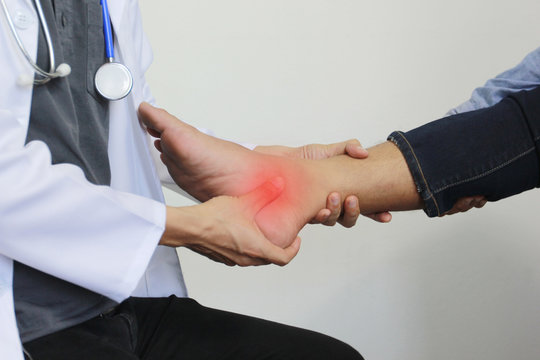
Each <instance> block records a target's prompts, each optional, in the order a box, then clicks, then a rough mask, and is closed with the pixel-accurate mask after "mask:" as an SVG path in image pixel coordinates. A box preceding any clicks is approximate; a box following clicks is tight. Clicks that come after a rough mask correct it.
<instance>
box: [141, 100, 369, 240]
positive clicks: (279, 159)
mask: <svg viewBox="0 0 540 360" xmlns="http://www.w3.org/2000/svg"><path fill="white" fill-rule="evenodd" d="M139 118H140V120H141V121H142V122H143V123H144V124H145V125H146V126H147V129H148V132H149V133H150V134H151V135H152V136H154V137H157V138H158V139H157V140H156V141H155V146H156V148H157V149H158V150H159V151H160V152H161V161H162V162H163V163H164V164H165V166H166V167H167V169H168V171H169V173H170V175H171V177H172V178H173V179H174V181H175V182H176V184H178V186H180V187H181V188H182V189H183V190H185V191H187V192H188V193H189V194H190V195H192V196H193V197H195V198H196V199H198V200H200V201H203V202H204V201H207V200H208V199H211V198H213V197H216V196H220V195H230V196H239V195H242V194H245V193H246V192H249V191H251V190H253V189H255V188H256V187H258V186H259V185H261V184H263V183H264V182H266V181H268V180H269V179H271V178H274V177H277V176H280V177H283V178H284V179H285V181H286V182H287V187H286V189H285V190H284V192H283V194H282V195H281V196H280V197H279V199H276V201H274V202H273V203H272V204H270V205H269V206H267V207H265V208H264V209H263V210H261V212H260V213H259V214H258V215H257V222H258V225H259V228H260V229H261V231H262V232H263V234H264V235H265V236H266V237H267V238H268V239H269V240H270V241H272V242H273V243H274V244H276V245H278V246H280V247H283V248H286V247H288V246H289V245H290V244H291V243H293V242H294V240H295V238H296V234H297V233H298V232H299V231H300V230H301V229H302V228H303V227H304V226H305V225H306V224H307V223H309V222H310V221H311V220H312V219H313V218H315V217H316V216H317V214H318V213H319V211H320V210H321V209H323V208H325V207H326V202H327V201H326V199H327V197H328V194H330V193H332V192H336V193H338V194H341V195H340V196H341V198H344V197H345V196H344V194H347V193H346V192H345V191H343V192H340V191H339V189H338V188H337V187H334V186H332V185H331V184H329V183H328V182H327V181H326V180H329V178H330V177H332V178H334V177H337V178H341V177H342V173H337V172H335V170H333V169H334V168H331V170H329V171H326V170H322V169H323V168H322V167H320V166H316V165H315V163H317V164H319V163H320V162H324V161H326V160H328V159H325V160H305V159H297V158H291V157H285V156H273V155H268V154H263V153H260V152H257V151H251V150H248V149H246V148H244V147H242V146H240V145H238V144H235V143H232V142H229V141H225V140H222V139H218V138H215V137H212V136H209V135H206V134H204V133H201V132H200V131H198V130H197V129H195V128H194V127H192V126H190V125H188V124H186V123H184V122H182V121H181V120H179V119H177V118H176V117H174V116H172V115H170V114H169V113H167V112H166V111H165V110H163V109H158V108H155V107H152V106H151V105H149V104H146V103H143V104H141V106H140V107H139ZM341 156H344V155H341ZM338 157H339V156H335V157H332V158H331V159H335V158H338ZM347 158H349V159H350V157H347ZM351 160H354V161H358V162H363V161H364V160H362V161H359V160H355V159H351ZM319 169H321V171H319ZM333 172H334V173H333ZM330 175H333V176H330ZM338 206H339V205H338ZM356 206H357V205H356ZM274 219H279V221H275V220H274ZM293 234H294V236H293Z"/></svg>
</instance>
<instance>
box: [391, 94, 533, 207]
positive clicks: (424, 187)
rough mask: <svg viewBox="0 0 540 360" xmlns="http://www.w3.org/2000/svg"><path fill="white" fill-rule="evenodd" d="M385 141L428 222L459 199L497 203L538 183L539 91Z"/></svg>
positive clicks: (517, 95)
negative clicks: (404, 168)
mask: <svg viewBox="0 0 540 360" xmlns="http://www.w3.org/2000/svg"><path fill="white" fill-rule="evenodd" d="M388 140H390V141H392V142H393V143H394V144H396V146H397V147H398V148H399V149H400V150H401V152H402V153H403V156H404V157H405V160H406V162H407V165H408V166H409V169H410V171H411V174H412V176H413V178H414V181H415V183H416V186H417V188H418V191H419V193H420V195H421V197H422V199H423V200H424V203H425V209H424V210H425V212H426V214H427V215H428V216H430V217H433V216H440V215H442V214H444V213H445V212H447V211H449V210H450V209H451V208H452V207H453V206H454V204H455V202H456V201H457V200H458V199H460V198H462V197H466V196H476V195H483V196H485V197H486V198H487V199H488V200H489V201H495V200H499V199H502V198H505V197H508V196H511V195H514V194H517V193H520V192H522V191H525V190H528V189H531V188H533V187H535V186H537V185H538V183H539V180H540V176H539V162H538V160H539V155H538V154H540V152H539V150H538V149H540V146H538V145H539V144H540V88H537V89H535V90H532V91H528V92H520V93H518V94H514V95H512V96H510V97H508V98H505V99H504V100H503V101H501V102H500V103H498V104H496V105H494V106H492V107H490V108H486V109H481V110H476V111H471V112H467V113H463V114H457V115H453V116H449V117H446V118H443V119H440V120H437V121H433V122H431V123H428V124H426V125H423V126H421V127H419V128H416V129H414V130H411V131H408V132H406V133H402V132H393V133H392V134H390V136H389V137H388ZM535 145H536V146H535Z"/></svg>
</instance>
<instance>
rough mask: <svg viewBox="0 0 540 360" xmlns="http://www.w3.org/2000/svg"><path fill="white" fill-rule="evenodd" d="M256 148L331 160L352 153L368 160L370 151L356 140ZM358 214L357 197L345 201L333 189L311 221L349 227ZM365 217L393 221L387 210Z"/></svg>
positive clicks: (348, 197)
mask: <svg viewBox="0 0 540 360" xmlns="http://www.w3.org/2000/svg"><path fill="white" fill-rule="evenodd" d="M254 150H255V151H258V152H261V153H264V154H270V155H276V156H286V157H290V158H297V159H308V160H321V159H328V158H331V157H334V156H338V155H349V156H350V157H352V158H355V159H365V158H367V157H368V155H369V154H368V151H367V150H366V149H364V147H363V146H362V144H361V143H360V141H358V140H357V139H351V140H347V141H342V142H339V143H333V144H308V145H303V146H300V147H288V146H281V145H271V146H257V147H256V148H255V149H254ZM359 215H360V207H359V201H358V198H357V197H356V196H354V195H349V196H347V197H345V201H342V199H341V194H340V193H338V192H332V193H330V194H329V195H328V198H327V199H326V208H325V209H322V210H321V211H319V213H318V214H317V215H316V216H315V217H314V218H313V219H312V220H311V223H312V224H323V225H327V226H334V225H335V224H336V222H338V223H340V224H341V225H343V226H344V227H346V228H350V227H353V226H354V225H355V224H356V220H358V216H359ZM364 216H366V217H369V218H370V219H373V220H375V221H377V222H381V223H387V222H390V221H391V220H392V215H391V214H390V212H388V211H384V212H380V213H375V214H366V215H364Z"/></svg>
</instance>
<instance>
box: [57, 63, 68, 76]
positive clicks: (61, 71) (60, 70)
mask: <svg viewBox="0 0 540 360" xmlns="http://www.w3.org/2000/svg"><path fill="white" fill-rule="evenodd" d="M56 73H57V74H58V77H64V76H68V75H69V74H71V66H69V65H68V64H66V63H61V64H60V65H58V67H57V68H56Z"/></svg>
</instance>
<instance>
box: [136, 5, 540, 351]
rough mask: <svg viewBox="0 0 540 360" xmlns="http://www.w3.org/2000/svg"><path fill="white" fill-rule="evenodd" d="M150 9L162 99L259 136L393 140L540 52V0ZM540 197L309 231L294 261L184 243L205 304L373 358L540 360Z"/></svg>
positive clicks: (181, 112) (189, 117)
mask: <svg viewBox="0 0 540 360" xmlns="http://www.w3.org/2000/svg"><path fill="white" fill-rule="evenodd" d="M141 6H142V9H143V18H144V21H145V26H146V31H147V33H148V36H149V38H150V40H151V42H152V43H153V46H154V50H155V64H154V66H153V68H152V69H151V70H150V72H149V74H148V80H149V82H150V84H151V85H152V88H153V91H154V94H155V95H156V97H157V99H158V101H159V103H160V105H161V106H163V107H165V108H167V109H168V110H169V111H170V112H172V113H174V114H176V115H177V116H180V117H182V118H183V119H184V120H186V121H188V122H190V123H192V124H195V125H198V126H204V127H208V128H211V129H212V130H214V131H215V132H216V133H217V134H218V135H219V136H221V137H225V138H230V139H234V140H239V141H249V142H253V143H258V144H276V143H279V144H286V145H292V146H296V145H301V144H304V143H309V142H322V143H325V142H335V141H340V140H343V139H347V138H350V137H357V138H359V139H360V140H361V141H362V142H363V143H364V144H365V145H373V144H376V143H378V142H381V141H384V139H385V137H386V135H387V134H389V133H390V132H391V131H392V130H395V129H402V130H406V129H410V128H412V127H415V126H418V125H420V124H422V123H424V122H427V121H429V120H433V119H436V118H438V117H441V116H442V115H443V114H444V113H445V112H446V111H447V110H448V109H449V108H451V107H453V106H455V105H457V104H458V103H460V102H462V101H464V100H466V99H467V98H468V96H469V95H470V93H471V91H472V90H473V88H474V87H475V86H478V85H481V84H482V83H483V82H484V81H485V80H487V79H488V78H489V77H492V76H494V75H496V74H497V73H499V72H501V71H503V70H505V69H507V68H509V67H511V66H513V65H514V64H516V63H517V62H519V60H520V59H521V58H522V57H523V56H524V55H525V54H526V53H527V52H529V51H531V50H533V49H534V48H536V47H538V46H540V41H539V40H538V39H539V38H540V26H539V25H538V24H539V19H538V14H540V2H538V1H535V0H516V1H512V2H508V1H501V0H496V1H493V0H491V1H488V0H467V1H466V0H454V1H441V0H429V1H428V0H410V1H406V2H405V1H398V0H381V1H377V2H375V1H363V0H357V1H353V0H332V1H330V0H273V1H262V0H228V1H218V0H213V1H212V0H192V1H186V0H177V1H164V0H141ZM539 66H540V65H539ZM167 198H168V201H169V203H170V204H188V203H189V202H188V201H187V200H184V199H182V198H179V197H178V196H176V195H174V194H173V193H170V192H167ZM539 200H540V193H539V192H535V191H532V192H528V193H526V194H522V195H519V196H516V197H514V198H512V199H509V200H505V201H502V202H498V203H490V204H488V205H487V206H486V207H485V209H483V210H474V211H472V212H470V213H468V214H467V215H455V216H452V217H446V218H443V219H428V218H427V217H426V216H425V215H424V214H423V213H422V212H413V213H395V214H394V220H393V221H392V223H391V224H387V225H381V224H376V223H374V222H372V221H371V220H369V219H361V220H360V221H359V223H358V225H357V226H356V227H355V228H353V229H350V230H346V229H343V228H339V227H336V228H324V227H322V226H309V227H307V228H305V229H304V230H303V231H302V233H301V235H302V237H303V249H302V250H301V253H300V254H299V255H298V257H297V258H296V259H295V260H294V261H293V262H292V263H291V264H290V265H289V266H287V267H285V268H278V267H272V266H270V267H264V268H250V269H240V268H227V267H225V266H221V265H218V264H215V263H213V262H211V261H209V260H207V259H206V258H203V257H201V256H198V255H195V254H193V253H191V252H189V251H184V250H181V251H180V252H179V254H180V258H181V260H182V263H183V266H184V271H185V276H186V281H187V283H188V287H189V288H190V291H191V296H192V297H194V298H196V299H198V300H199V301H200V302H201V303H203V304H205V305H208V306H212V307H217V308H221V309H228V310H232V311H236V312H241V313H244V314H251V315H255V316H260V317H264V318H268V319H272V320H276V321H280V322H284V323H288V324H293V325H297V326H301V327H306V328H310V329H314V330H318V331H322V332H324V333H328V334H331V335H333V336H335V337H338V338H340V339H343V340H345V341H347V342H349V343H350V344H352V345H353V346H354V347H356V348H357V349H359V350H360V351H361V352H362V354H364V356H365V357H366V358H367V359H383V360H390V359H399V360H406V359H411V360H424V359H425V360H433V359H438V360H444V359H491V360H497V359H501V360H502V359H509V358H511V359H514V360H518V359H538V358H540V341H539V340H538V339H540V311H538V304H540V262H539V261H538V259H539V258H540V241H539V240H540V239H539V235H540V230H539V228H538V226H537V222H538V215H537V212H538V210H539V205H538V202H539Z"/></svg>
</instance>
